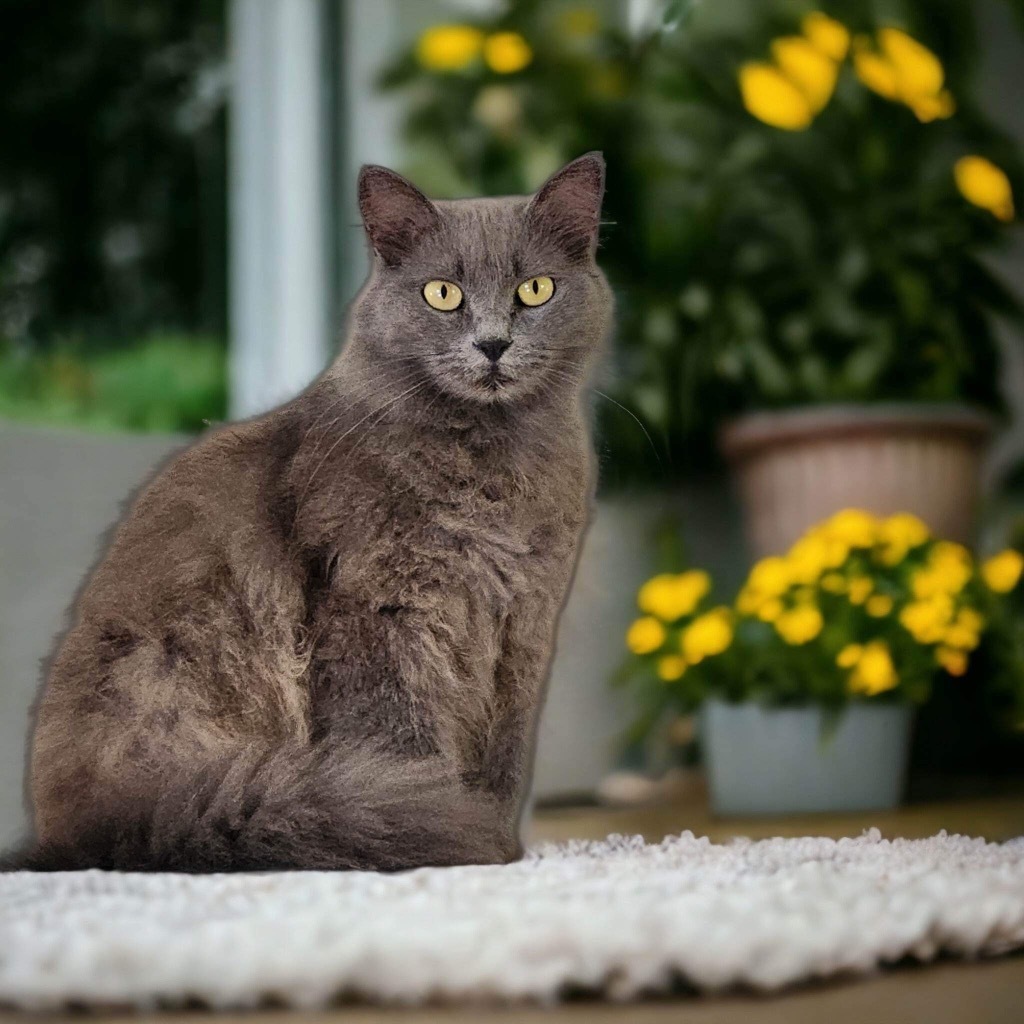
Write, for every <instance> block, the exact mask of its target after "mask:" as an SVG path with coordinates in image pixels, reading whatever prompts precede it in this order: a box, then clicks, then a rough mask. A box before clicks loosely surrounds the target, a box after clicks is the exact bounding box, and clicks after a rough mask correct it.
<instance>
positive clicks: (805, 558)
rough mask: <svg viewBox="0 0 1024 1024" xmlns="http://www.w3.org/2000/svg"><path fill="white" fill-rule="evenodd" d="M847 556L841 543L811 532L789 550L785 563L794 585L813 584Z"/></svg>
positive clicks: (840, 563) (841, 562) (844, 546)
mask: <svg viewBox="0 0 1024 1024" xmlns="http://www.w3.org/2000/svg"><path fill="white" fill-rule="evenodd" d="M847 554H848V551H847V549H846V545H845V544H843V543H842V542H841V541H838V540H835V539H833V538H829V537H825V536H823V535H822V534H819V533H814V532H811V533H807V534H805V535H804V536H803V537H801V538H800V539H799V540H798V541H797V542H796V543H795V544H794V545H793V546H792V547H791V548H790V549H789V552H788V553H787V555H786V563H787V564H788V566H789V571H790V575H791V576H792V579H793V582H794V583H814V582H815V581H816V580H817V579H818V577H819V576H820V575H821V574H822V573H823V572H824V571H825V570H826V569H835V568H837V567H838V566H840V565H842V564H843V562H844V561H846V556H847ZM840 579H842V577H840Z"/></svg>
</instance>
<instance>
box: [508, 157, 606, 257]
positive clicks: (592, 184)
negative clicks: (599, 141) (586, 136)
mask: <svg viewBox="0 0 1024 1024" xmlns="http://www.w3.org/2000/svg"><path fill="white" fill-rule="evenodd" d="M603 196H604V157H603V156H602V155H601V154H600V153H597V152H594V153H586V154H584V155H583V156H581V157H579V158H577V159H576V160H573V161H572V163H569V164H566V165H565V167H563V168H562V169H561V170H560V171H558V172H557V173H555V174H553V175H552V176H551V177H550V178H548V180H547V181H546V182H544V184H543V185H542V186H541V187H540V190H539V191H538V192H537V194H536V195H535V196H534V197H533V199H531V200H530V205H529V206H528V207H527V211H526V215H527V217H528V218H529V220H530V223H531V225H532V226H533V227H534V228H535V229H537V230H540V231H543V232H545V233H548V234H550V235H551V236H553V237H554V239H555V241H556V242H557V244H558V245H559V246H560V247H561V248H562V250H563V251H564V252H565V253H566V255H567V256H568V257H569V258H570V259H574V260H577V259H583V258H585V257H588V256H590V257H592V256H593V255H594V251H595V250H596V249H597V232H598V228H599V227H600V223H601V198H602V197H603Z"/></svg>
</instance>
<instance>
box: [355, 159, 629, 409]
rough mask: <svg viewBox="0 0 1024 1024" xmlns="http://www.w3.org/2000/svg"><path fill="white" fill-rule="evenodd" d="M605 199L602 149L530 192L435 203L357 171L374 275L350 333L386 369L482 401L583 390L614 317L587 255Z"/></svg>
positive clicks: (397, 378) (393, 178) (377, 172)
mask: <svg viewBox="0 0 1024 1024" xmlns="http://www.w3.org/2000/svg"><path fill="white" fill-rule="evenodd" d="M603 191H604V160H603V159H602V157H601V155H600V154H598V153H588V154H587V155H586V156H582V157H580V158H579V159H578V160H574V161H573V162H572V163H570V164H568V165H567V166H566V167H564V168H562V170H560V171H559V172H558V173H557V174H555V175H553V176H552V177H551V178H549V179H548V181H547V182H545V184H544V185H543V186H542V187H541V188H540V190H539V191H538V192H537V193H536V194H535V195H533V196H526V197H523V196H513V197H505V198H498V199H460V200H449V201H436V202H432V201H431V200H429V199H427V197H426V196H424V195H423V193H422V192H420V191H419V190H418V189H417V188H416V187H415V186H414V185H412V184H411V183H410V182H408V181H406V179H405V178H403V177H401V176H400V175H398V174H396V173H395V172H394V171H390V170H388V169H387V168H384V167H374V166H368V167H364V168H363V169H362V171H361V173H360V175H359V206H360V210H361V212H362V215H363V222H364V224H365V227H366V232H367V235H368V237H369V241H370V245H371V246H372V249H373V269H372V271H371V274H370V278H369V280H368V282H367V285H366V287H365V288H364V289H363V292H362V293H361V295H360V297H359V300H358V302H357V304H356V306H355V310H354V325H355V332H354V333H355V335H356V336H357V337H358V338H359V342H360V344H361V345H362V346H363V347H364V348H366V349H367V350H368V352H369V354H370V358H371V359H372V360H373V361H374V364H375V365H376V366H377V367H378V368H379V369H380V371H381V373H382V375H384V376H386V377H390V378H391V379H392V381H393V383H394V385H395V387H398V386H399V385H401V384H404V383H408V385H409V386H413V385H414V384H415V383H416V381H417V380H418V379H420V378H422V379H424V380H427V381H429V383H430V384H431V385H432V386H433V389H434V390H440V391H441V392H442V393H444V394H446V395H448V396H453V397H456V398H459V399H461V400H463V401H470V402H477V403H488V402H499V403H508V402H515V401H519V400H524V399H526V398H527V397H529V396H536V395H545V394H554V393H557V392H561V391H564V390H565V389H572V388H578V387H579V385H580V383H581V382H582V381H583V380H584V378H585V377H586V375H587V370H588V367H589V364H590V363H591V361H592V360H593V358H594V356H595V354H596V350H597V349H598V348H599V347H600V344H601V342H602V341H603V339H604V337H605V335H606V334H607V332H608V328H609V325H610V320H611V305H612V303H611V295H610V291H609V289H608V285H607V282H606V281H605V278H604V275H603V274H602V273H601V271H600V270H599V269H598V267H597V264H596V263H595V260H594V256H595V250H596V248H597V234H598V225H599V221H600V210H601V197H602V194H603Z"/></svg>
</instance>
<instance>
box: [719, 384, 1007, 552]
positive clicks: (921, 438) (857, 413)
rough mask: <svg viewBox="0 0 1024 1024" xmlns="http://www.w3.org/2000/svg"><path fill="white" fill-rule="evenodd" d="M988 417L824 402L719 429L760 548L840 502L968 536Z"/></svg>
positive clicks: (751, 535) (775, 544)
mask: <svg viewBox="0 0 1024 1024" xmlns="http://www.w3.org/2000/svg"><path fill="white" fill-rule="evenodd" d="M994 426H995V421H994V419H993V418H992V417H991V416H989V415H988V414H987V413H984V412H980V411H978V410H976V409H972V408H969V407H966V406H957V405H909V404H908V405H890V406H882V405H873V406H860V405H823V406H811V407H808V408H804V409H792V410H784V411H780V412H759V413H752V414H750V415H747V416H743V417H741V418H740V419H738V420H735V421H733V422H732V423H731V424H729V425H728V426H727V427H726V428H725V430H724V431H723V432H722V436H721V445H722V450H723V452H724V454H725V456H726V458H727V459H728V460H729V462H730V463H731V464H732V467H733V473H734V476H735V479H736V483H737V485H738V489H739V492H740V497H741V500H742V503H743V506H744V519H745V525H746V534H747V539H748V541H749V543H750V546H751V548H752V549H753V552H754V554H755V555H756V556H758V557H761V556H764V555H768V554H778V553H780V552H783V551H785V550H786V549H787V548H788V547H789V546H790V545H791V544H792V543H793V541H795V540H796V539H797V538H798V537H799V536H800V535H801V534H802V533H803V532H804V530H806V529H807V527H809V526H811V525H813V524H814V523H816V522H819V521H820V520H822V519H825V518H827V517H828V516H829V515H831V514H832V513H833V512H835V511H836V510H837V509H840V508H848V507H853V508H864V509H867V510H868V511H870V512H875V513H877V514H879V515H889V514H891V513H893V512H913V513H914V514H916V515H918V516H920V517H921V518H922V519H923V520H924V521H925V522H926V523H928V525H929V526H930V527H931V528H932V530H933V531H934V532H935V533H936V534H937V535H938V536H942V537H947V538H949V539H951V540H958V541H961V542H964V543H966V542H969V541H971V540H972V539H973V535H974V528H975V516H976V509H977V505H978V499H979V495H980V478H981V464H982V460H983V457H984V454H985V451H986V448H987V446H988V442H989V440H990V439H991V437H992V433H993V429H994Z"/></svg>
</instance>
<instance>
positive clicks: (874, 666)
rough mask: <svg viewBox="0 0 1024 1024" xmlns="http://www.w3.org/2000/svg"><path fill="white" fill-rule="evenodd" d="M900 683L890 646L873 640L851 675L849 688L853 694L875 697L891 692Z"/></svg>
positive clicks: (848, 683)
mask: <svg viewBox="0 0 1024 1024" xmlns="http://www.w3.org/2000/svg"><path fill="white" fill-rule="evenodd" d="M899 681H900V678H899V676H898V675H897V674H896V666H895V665H894V664H893V663H892V655H891V654H890V653H889V648H888V646H887V645H886V644H885V643H884V642H883V641H881V640H872V641H871V643H869V644H865V646H864V650H863V651H862V652H861V656H860V658H859V660H858V661H857V665H856V667H855V668H854V670H853V671H852V672H851V673H850V678H849V680H848V682H847V686H848V687H849V689H850V692H851V693H862V694H864V695H865V696H866V697H874V696H875V695H876V694H879V693H884V692H885V691H886V690H891V689H892V688H893V687H894V686H896V685H897V684H898V683H899Z"/></svg>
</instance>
